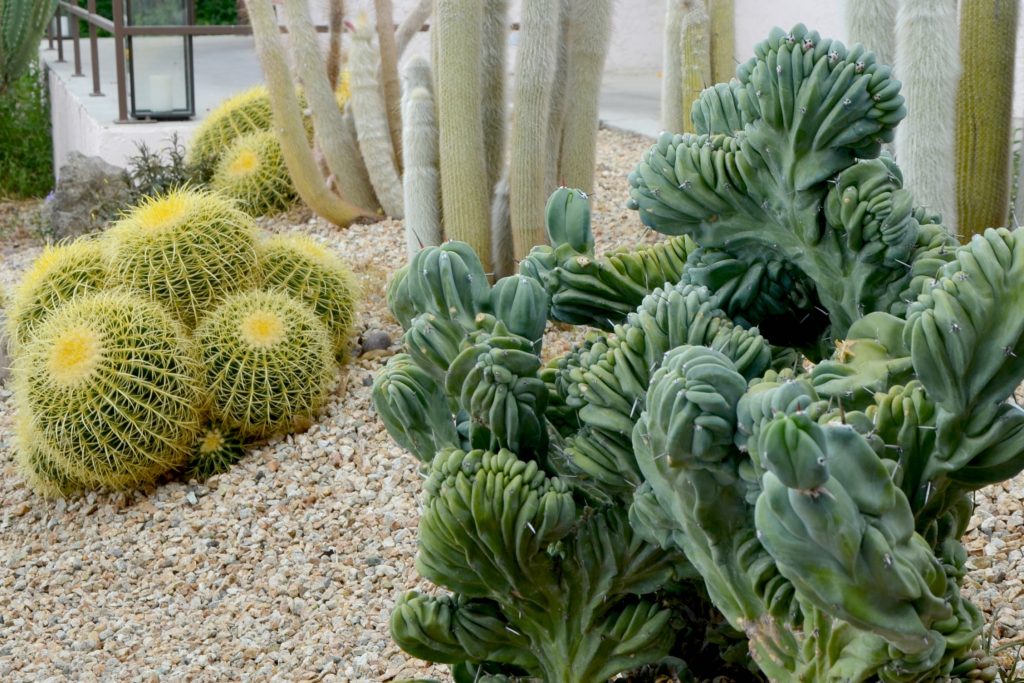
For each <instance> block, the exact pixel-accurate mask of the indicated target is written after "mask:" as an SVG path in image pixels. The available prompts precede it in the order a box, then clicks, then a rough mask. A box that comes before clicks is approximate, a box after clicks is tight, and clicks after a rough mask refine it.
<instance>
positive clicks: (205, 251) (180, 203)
mask: <svg viewBox="0 0 1024 683" xmlns="http://www.w3.org/2000/svg"><path fill="white" fill-rule="evenodd" d="M107 238H108V239H109V240H110V242H111V245H112V251H113V264H112V271H113V276H114V281H115V282H117V283H118V284H121V285H124V286H126V287H129V288H131V289H135V290H138V291H141V292H144V293H146V294H147V295H148V296H150V297H151V298H153V299H154V300H156V301H158V302H160V303H162V304H164V305H166V306H167V307H168V308H169V309H170V310H171V311H172V312H173V313H174V314H175V315H176V316H177V317H178V318H179V319H180V320H181V321H182V322H183V323H184V324H185V325H186V326H187V327H190V328H191V327H194V326H195V324H196V322H197V320H198V319H199V317H200V316H201V315H202V314H203V313H205V312H206V311H208V310H209V309H210V308H212V307H213V306H214V305H215V304H216V303H217V302H218V301H219V300H220V299H221V298H222V297H223V296H224V295H226V294H229V293H231V292H234V291H238V290H243V289H247V288H249V287H251V286H253V285H255V284H256V283H257V282H258V263H257V259H256V225H255V223H254V222H253V220H252V218H251V217H250V216H249V215H248V214H246V213H244V212H242V211H239V210H238V209H237V208H235V206H234V204H233V202H232V201H231V200H230V199H228V198H226V197H222V196H221V195H219V194H216V193H213V192H206V191H202V190H196V189H191V188H184V189H178V190H174V191H172V192H169V193H168V194H165V195H163V196H160V197H155V198H151V199H146V200H144V201H143V203H141V204H140V205H138V206H136V207H135V208H134V209H132V211H131V212H130V213H128V214H127V215H126V216H124V217H123V218H122V219H121V220H119V221H118V222H117V223H115V224H114V225H113V226H112V227H111V228H110V229H109V230H108V231H107Z"/></svg>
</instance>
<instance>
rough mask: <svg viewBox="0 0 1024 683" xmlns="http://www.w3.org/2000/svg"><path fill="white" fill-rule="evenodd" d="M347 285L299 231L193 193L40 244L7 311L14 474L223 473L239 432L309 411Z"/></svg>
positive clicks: (331, 361)
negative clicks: (14, 410)
mask: <svg viewBox="0 0 1024 683" xmlns="http://www.w3.org/2000/svg"><path fill="white" fill-rule="evenodd" d="M355 297H356V283H355V280H354V277H353V275H352V274H351V272H350V271H349V270H348V268H347V267H346V266H345V264H344V263H343V262H342V261H341V260H340V259H338V258H337V257H336V256H335V255H334V254H333V253H331V252H330V251H329V250H327V249H326V248H324V247H322V246H321V245H320V244H319V243H317V242H316V241H315V240H313V239H312V238H310V237H307V236H303V235H278V236H261V235H259V234H258V231H257V228H256V226H255V223H254V222H253V219H252V218H251V217H250V216H249V215H248V214H246V213H245V212H243V211H241V210H239V209H238V208H237V207H236V206H235V204H234V203H233V202H232V201H231V200H229V199H227V198H225V197H223V196H221V195H220V194H218V193H214V192H207V191H202V190H197V189H187V188H186V189H180V190H176V191H173V192H171V193H169V194H166V195H164V196H161V197H157V198H152V199H147V200H145V201H144V202H143V203H142V204H140V205H139V206H136V207H134V208H133V209H132V210H131V211H130V212H128V213H126V214H125V215H124V216H123V217H122V218H121V219H120V220H119V221H117V222H116V223H115V224H113V225H112V226H111V227H110V228H109V229H108V230H107V231H106V232H105V233H103V234H102V235H101V236H100V237H99V238H98V239H80V240H77V241H75V242H71V243H67V244H62V245H58V246H54V247H48V248H47V249H46V250H45V251H44V252H43V254H42V256H40V257H39V259H38V260H37V261H36V263H35V264H34V266H33V267H32V269H31V270H30V271H29V272H28V274H27V275H26V276H25V278H24V280H23V282H22V283H21V285H20V286H19V287H18V289H17V290H16V291H15V293H14V297H13V301H12V303H11V306H10V316H9V318H8V327H9V330H8V332H9V336H10V338H11V342H12V346H13V350H14V367H13V370H14V391H15V398H16V403H17V407H18V430H17V431H18V462H19V464H20V467H21V469H22V471H23V473H24V476H25V477H26V479H27V480H28V481H29V483H30V484H31V485H32V487H33V488H34V489H36V490H37V491H39V492H40V493H43V494H48V495H67V494H69V493H72V492H74V491H77V490H81V489H89V488H109V489H120V488H131V487H135V486H138V485H140V484H145V483H148V482H152V481H154V480H155V479H157V478H158V477H160V476H161V475H163V474H165V473H167V472H169V471H174V470H178V469H183V468H188V471H189V473H190V475H191V476H195V477H197V478H204V477H205V476H209V475H211V474H214V473H217V472H220V471H223V470H224V469H226V468H227V467H229V466H230V465H231V464H232V463H233V462H235V461H236V460H238V459H239V458H240V457H241V455H242V454H243V453H244V448H243V444H244V443H246V442H251V441H253V440H257V439H261V438H264V437H267V436H269V435H271V434H274V433H280V432H288V431H293V430H294V429H296V428H301V427H303V426H304V425H305V424H308V421H309V420H310V419H311V418H313V417H314V415H315V414H316V412H317V411H318V410H319V409H320V408H321V406H322V405H323V403H324V400H325V399H326V397H327V394H328V390H329V386H330V384H331V382H332V381H333V378H334V374H335V361H336V360H339V359H343V357H344V355H345V351H346V346H347V343H348V339H349V334H350V331H351V328H352V325H353V322H354V309H355V303H356V300H355Z"/></svg>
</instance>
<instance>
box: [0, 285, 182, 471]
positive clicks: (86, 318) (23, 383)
mask: <svg viewBox="0 0 1024 683" xmlns="http://www.w3.org/2000/svg"><path fill="white" fill-rule="evenodd" d="M198 374H199V366H198V364H197V357H196V354H195V349H194V347H193V346H192V343H191V341H190V340H189V339H188V338H187V336H186V335H185V333H184V330H183V329H182V328H181V326H180V325H179V324H178V323H177V322H176V321H174V320H173V318H172V317H171V316H170V315H169V314H168V313H167V312H166V311H165V310H164V309H163V308H162V307H161V306H159V305H158V304H156V303H153V302H151V301H147V300H146V299H144V298H142V297H140V296H138V295H136V294H132V293H129V292H125V291H120V290H112V291H108V292H99V293H96V294H90V295H84V296H81V297H76V298H75V299H74V300H72V301H70V302H68V303H67V304H65V305H63V306H61V307H60V308H59V309H57V310H56V311H54V313H53V314H52V315H50V316H49V317H48V318H47V319H46V320H44V321H43V323H42V324H41V325H39V327H38V328H37V330H36V332H35V334H34V335H33V337H32V339H31V340H29V342H28V343H26V344H25V345H24V346H22V347H21V348H20V349H19V351H18V357H17V358H16V359H15V363H14V382H15V385H14V386H15V396H16V397H17V398H16V400H17V404H18V412H19V415H21V418H20V419H23V420H25V421H27V424H26V425H24V426H23V429H26V430H31V431H32V432H33V433H35V434H37V435H38V437H39V442H40V444H41V447H42V448H44V449H45V454H46V455H48V456H50V457H51V458H52V459H53V461H54V463H56V467H57V468H58V469H59V470H62V471H63V472H65V473H66V474H67V475H68V476H69V477H71V478H74V479H77V480H79V481H83V482H88V483H89V484H91V485H100V486H103V487H106V488H112V489H119V488H131V487H134V486H137V485H139V484H144V483H148V482H151V481H153V480H154V479H156V478H157V477H159V476H160V475H161V474H163V473H165V472H167V471H169V470H172V469H175V468H177V467H179V466H181V465H183V464H184V463H185V460H186V459H187V458H188V454H189V451H190V449H191V447H192V444H193V443H194V442H195V438H196V435H197V434H198V431H199V410H200V407H201V402H202V391H201V388H200V385H199V383H198V381H197V380H198Z"/></svg>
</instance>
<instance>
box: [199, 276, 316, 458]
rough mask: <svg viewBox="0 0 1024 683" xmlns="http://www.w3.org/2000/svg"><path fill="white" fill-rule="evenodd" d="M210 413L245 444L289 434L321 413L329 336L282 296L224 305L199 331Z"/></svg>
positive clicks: (239, 297)
mask: <svg viewBox="0 0 1024 683" xmlns="http://www.w3.org/2000/svg"><path fill="white" fill-rule="evenodd" d="M195 339H196V342H197V344H198V345H199V349H200V353H201V357H202V367H203V372H204V379H205V384H206V386H207V390H208V401H209V405H208V406H207V407H208V411H209V414H210V416H211V417H212V419H214V420H215V421H217V422H219V423H220V424H222V425H224V426H225V427H226V428H228V429H235V430H237V431H238V433H239V434H240V435H241V436H243V437H247V438H248V437H253V438H260V437H264V436H268V435H271V434H274V433H278V432H289V431H292V430H293V429H294V428H295V426H297V425H300V424H302V423H303V422H305V421H308V420H309V419H311V418H312V417H313V416H314V414H315V413H316V411H317V410H318V409H319V408H320V406H321V405H323V402H324V400H325V398H326V396H327V389H328V386H329V384H330V382H331V379H332V378H333V375H334V368H335V365H334V359H333V358H332V357H331V342H330V338H329V336H328V333H327V328H326V327H325V326H324V324H323V323H322V322H321V321H320V319H319V318H317V317H316V315H315V314H314V313H313V311H312V309H310V308H309V307H308V306H307V305H305V304H303V303H302V302H301V301H298V300H296V299H295V298H294V297H292V296H291V295H289V294H286V293H284V292H264V291H250V292H242V293H238V294H233V295H231V296H229V297H227V298H226V299H225V300H224V301H223V302H222V303H221V304H220V306H218V307H217V308H216V309H215V310H214V311H212V312H211V313H210V314H209V315H208V316H206V317H205V318H204V319H203V321H202V323H200V325H199V327H197V328H196V332H195Z"/></svg>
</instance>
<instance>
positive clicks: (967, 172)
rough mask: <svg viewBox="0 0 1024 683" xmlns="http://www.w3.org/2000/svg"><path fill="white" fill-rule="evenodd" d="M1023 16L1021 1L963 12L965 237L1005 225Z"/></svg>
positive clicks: (960, 156) (959, 192)
mask: <svg viewBox="0 0 1024 683" xmlns="http://www.w3.org/2000/svg"><path fill="white" fill-rule="evenodd" d="M1019 16H1020V1H1019V0H974V1H972V2H966V3H963V5H962V8H961V16H960V60H961V62H962V63H963V78H962V79H961V82H960V90H959V91H958V92H957V99H956V170H957V187H956V203H957V210H958V212H959V219H960V223H959V225H960V233H961V234H963V235H972V234H978V233H980V232H982V231H983V230H985V229H986V228H991V227H995V226H998V225H1003V224H1004V223H1005V222H1006V216H1007V208H1008V206H1009V198H1010V149H1011V146H1010V137H1011V122H1012V116H1013V72H1014V67H1015V65H1016V63H1017V56H1016V55H1017V23H1018V17H1019Z"/></svg>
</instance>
